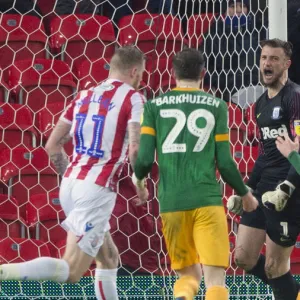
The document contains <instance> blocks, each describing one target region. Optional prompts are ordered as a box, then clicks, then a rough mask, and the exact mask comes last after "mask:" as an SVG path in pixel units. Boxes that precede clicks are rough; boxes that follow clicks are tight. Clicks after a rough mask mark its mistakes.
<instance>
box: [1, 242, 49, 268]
mask: <svg viewBox="0 0 300 300" xmlns="http://www.w3.org/2000/svg"><path fill="white" fill-rule="evenodd" d="M41 256H50V252H49V249H48V247H47V245H46V244H45V243H43V242H41V241H37V240H34V239H22V238H10V237H9V238H5V239H2V240H0V264H1V265H2V264H6V263H19V262H23V261H28V260H32V259H35V258H37V257H41Z"/></svg>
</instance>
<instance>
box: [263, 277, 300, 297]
mask: <svg viewBox="0 0 300 300" xmlns="http://www.w3.org/2000/svg"><path fill="white" fill-rule="evenodd" d="M269 285H270V286H271V288H272V290H273V294H274V297H275V300H296V299H297V296H298V292H299V285H298V283H297V281H296V280H295V279H294V277H293V276H292V274H291V272H288V273H286V274H285V275H282V276H280V277H277V278H273V279H269Z"/></svg>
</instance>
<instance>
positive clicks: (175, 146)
mask: <svg viewBox="0 0 300 300" xmlns="http://www.w3.org/2000/svg"><path fill="white" fill-rule="evenodd" d="M203 70H204V59H203V56H202V54H201V53H200V52H199V51H197V50H195V49H185V50H183V51H181V52H179V53H178V54H176V56H175V57H174V58H173V71H174V76H175V79H176V83H177V88H176V89H174V90H172V91H170V92H168V93H166V94H164V95H161V96H160V97H158V98H156V99H154V100H152V101H149V102H148V103H146V105H145V107H144V114H143V120H142V124H141V142H140V149H139V154H138V158H137V161H136V164H135V170H134V171H135V174H134V176H133V179H134V182H135V183H136V185H137V192H138V195H140V196H141V199H143V196H144V195H145V191H146V188H145V187H144V177H145V176H146V175H147V174H148V172H149V171H150V169H151V167H152V163H153V161H154V156H155V150H156V151H157V157H158V164H159V174H160V180H159V187H158V199H159V202H160V212H161V217H162V221H163V233H164V236H165V240H166V244H167V248H168V252H169V255H170V258H171V263H172V268H173V269H175V270H176V271H177V272H178V274H179V275H180V279H179V280H178V281H177V282H176V283H175V286H174V295H175V297H176V298H178V299H186V300H189V299H193V297H194V296H195V295H196V294H197V293H198V286H199V282H200V280H201V269H200V263H201V264H202V265H203V271H204V275H205V282H206V287H207V293H206V300H225V299H228V291H227V289H226V288H225V280H224V268H226V267H227V266H228V261H229V240H228V232H227V222H226V216H225V211H224V207H223V204H222V196H221V192H220V186H219V184H218V183H217V180H216V169H217V168H218V169H219V171H220V173H221V175H222V177H223V179H224V180H225V181H226V182H227V183H228V184H230V185H231V186H232V187H233V188H234V189H235V190H236V192H237V193H238V194H239V195H240V196H242V197H243V205H244V209H246V211H251V210H253V209H255V208H256V206H257V201H256V199H255V198H253V196H252V194H250V193H249V192H248V189H247V188H246V186H245V184H244V183H243V181H242V178H241V175H240V173H239V172H238V170H237V167H236V165H235V162H234V161H233V159H232V157H231V154H230V144H229V135H228V126H227V105H226V103H225V102H224V101H222V100H221V99H218V98H215V97H213V96H212V95H210V94H207V93H205V92H203V91H201V90H200V89H199V88H198V87H199V86H200V83H201V78H202V75H204V71H203Z"/></svg>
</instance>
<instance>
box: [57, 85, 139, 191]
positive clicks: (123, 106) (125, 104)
mask: <svg viewBox="0 0 300 300" xmlns="http://www.w3.org/2000/svg"><path fill="white" fill-rule="evenodd" d="M144 103H145V98H144V97H143V96H142V95H141V94H140V93H139V92H136V91H135V90H134V88H133V87H131V86H130V85H128V84H126V83H123V82H121V81H118V80H114V79H108V80H106V81H105V82H104V83H102V84H100V85H99V86H97V87H95V88H92V89H90V90H86V91H82V92H80V93H79V94H78V96H77V97H76V98H75V99H74V100H73V101H72V102H71V104H70V105H69V106H68V107H67V109H66V110H65V112H64V113H63V114H62V116H61V117H60V120H62V121H64V122H67V123H69V124H71V125H72V126H71V130H70V135H71V137H72V138H73V145H74V150H73V160H72V162H71V163H70V164H69V166H68V168H67V170H66V172H65V174H64V177H69V178H77V179H82V180H84V179H89V180H91V181H93V182H95V183H96V184H98V185H101V186H104V187H108V186H110V183H111V180H112V178H113V176H114V174H115V173H116V171H117V170H118V168H119V167H120V165H121V164H122V163H123V162H124V160H125V158H126V154H127V150H128V144H129V141H128V130H127V125H128V123H130V122H140V118H141V114H142V110H143V105H144Z"/></svg>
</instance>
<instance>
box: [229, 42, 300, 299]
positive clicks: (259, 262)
mask: <svg viewBox="0 0 300 300" xmlns="http://www.w3.org/2000/svg"><path fill="white" fill-rule="evenodd" d="M261 46H262V52H261V58H260V71H261V74H262V76H261V77H262V79H263V82H264V85H265V86H266V87H267V91H266V92H265V93H264V94H263V95H262V96H261V97H260V98H259V99H258V100H257V102H256V105H255V116H256V123H257V125H258V128H259V130H260V144H261V150H262V151H261V152H262V153H261V154H260V156H259V157H258V159H257V160H256V162H255V166H254V169H253V172H252V174H251V176H250V178H249V181H248V183H247V184H248V186H249V187H250V188H251V189H252V190H254V195H255V196H256V197H257V199H258V200H259V203H260V205H259V207H258V208H257V209H256V210H255V211H253V212H251V213H249V212H244V213H243V215H242V219H241V224H240V226H239V230H238V237H237V244H236V251H235V260H236V264H237V265H238V266H240V267H242V268H243V269H244V270H246V271H247V272H248V273H250V274H253V275H255V276H257V277H258V278H260V279H261V280H262V281H264V282H265V283H267V284H269V285H270V286H271V287H272V289H273V294H274V297H275V299H276V300H296V299H300V293H299V285H298V283H297V282H296V281H295V279H294V278H293V276H292V274H291V272H290V262H289V258H290V255H291V252H292V250H293V248H294V245H295V243H296V240H297V236H298V234H299V232H300V188H299V186H300V176H299V174H298V173H297V172H296V170H295V168H294V167H292V166H291V163H290V162H292V161H294V159H293V158H292V157H290V159H289V160H288V159H286V158H285V157H284V156H283V155H282V154H281V153H280V152H279V151H278V149H277V147H278V148H279V149H280V148H281V147H282V146H281V142H282V141H283V139H282V138H280V137H288V136H289V137H292V136H293V132H294V129H295V128H294V123H295V124H297V121H298V120H300V86H299V85H297V84H295V83H293V82H292V81H290V80H289V79H288V68H289V67H290V65H291V60H290V58H291V55H292V48H291V45H290V43H288V42H285V41H281V40H279V39H274V40H267V41H264V42H262V44H261ZM298 122H299V121H298ZM276 141H277V145H276ZM285 156H286V155H285ZM292 156H294V154H292ZM293 163H294V162H293ZM298 168H299V166H298ZM240 207H241V203H240V197H238V196H232V197H230V198H229V200H228V209H229V210H231V211H232V212H235V213H238V214H240V213H241V209H240ZM265 241H266V257H265V256H263V255H260V252H261V249H262V247H263V244H264V242H265Z"/></svg>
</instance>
